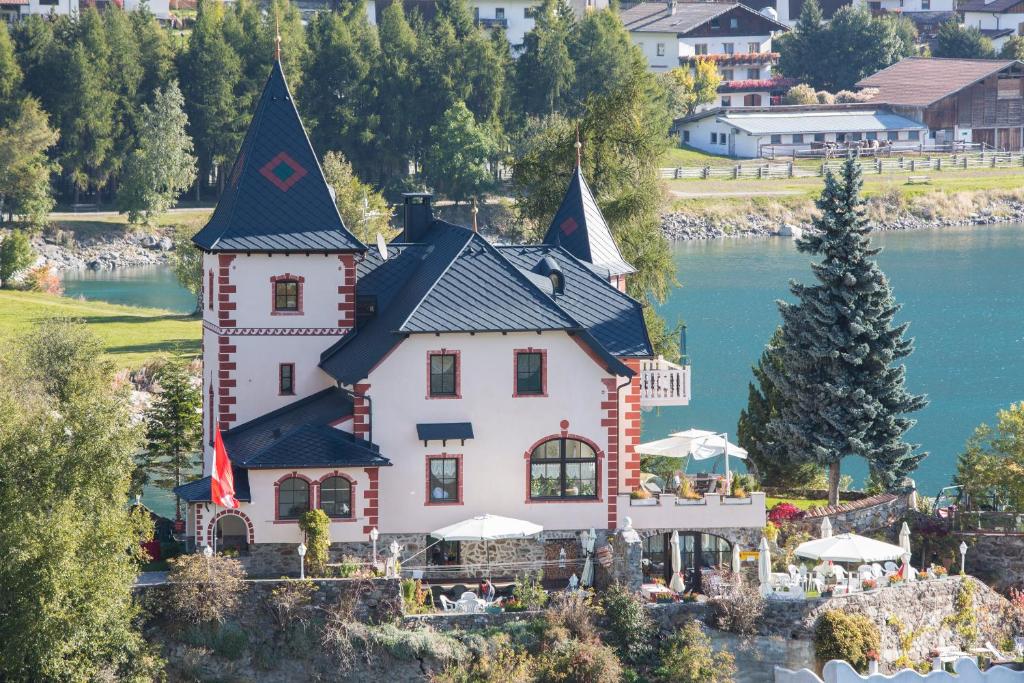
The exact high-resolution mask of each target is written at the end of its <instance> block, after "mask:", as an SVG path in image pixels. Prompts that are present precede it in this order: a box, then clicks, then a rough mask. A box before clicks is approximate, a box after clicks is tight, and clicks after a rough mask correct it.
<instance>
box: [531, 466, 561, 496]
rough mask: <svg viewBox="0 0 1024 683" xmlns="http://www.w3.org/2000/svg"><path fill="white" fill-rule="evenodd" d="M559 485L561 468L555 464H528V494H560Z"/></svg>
mask: <svg viewBox="0 0 1024 683" xmlns="http://www.w3.org/2000/svg"><path fill="white" fill-rule="evenodd" d="M561 485H562V484H561V468H560V467H559V466H558V465H557V464H554V465H552V464H539V465H538V464H535V465H531V466H530V495H531V496H533V497H534V498H552V497H557V496H560V495H561V493H562V492H561Z"/></svg>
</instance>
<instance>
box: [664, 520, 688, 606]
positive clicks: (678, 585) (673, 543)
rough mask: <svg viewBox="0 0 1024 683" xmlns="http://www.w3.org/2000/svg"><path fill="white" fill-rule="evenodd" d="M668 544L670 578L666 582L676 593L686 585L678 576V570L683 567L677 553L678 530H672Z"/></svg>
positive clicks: (681, 590) (681, 559)
mask: <svg viewBox="0 0 1024 683" xmlns="http://www.w3.org/2000/svg"><path fill="white" fill-rule="evenodd" d="M668 544H669V547H670V548H671V550H672V580H671V581H669V582H668V587H669V588H671V589H672V590H674V591H675V592H676V593H682V592H683V590H685V589H686V585H685V584H684V583H683V579H682V577H680V576H679V572H680V570H682V568H683V558H682V557H681V556H680V554H679V532H678V531H673V532H672V538H671V540H670V541H669V542H668Z"/></svg>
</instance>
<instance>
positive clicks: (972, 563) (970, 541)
mask: <svg viewBox="0 0 1024 683" xmlns="http://www.w3.org/2000/svg"><path fill="white" fill-rule="evenodd" d="M958 535H959V536H960V537H961V538H963V539H964V540H965V541H967V546H968V550H967V556H966V558H965V559H966V561H967V563H966V566H967V572H968V573H970V574H976V575H978V576H983V577H985V578H988V579H991V580H993V581H995V582H996V583H997V584H999V585H1001V586H1007V587H1011V586H1012V587H1020V586H1021V585H1022V584H1024V534H992V533H973V534H972V533H963V534H958Z"/></svg>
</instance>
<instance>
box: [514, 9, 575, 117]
mask: <svg viewBox="0 0 1024 683" xmlns="http://www.w3.org/2000/svg"><path fill="white" fill-rule="evenodd" d="M572 35H573V15H572V9H570V8H569V7H568V6H567V5H565V4H564V3H562V2H559V1H558V0H544V2H543V3H542V4H541V6H540V7H538V8H537V10H536V16H535V20H534V27H533V29H532V30H531V31H530V32H529V33H527V34H526V36H525V37H524V39H523V52H522V54H521V55H520V56H519V59H517V60H516V63H515V83H516V99H517V101H518V107H519V109H520V110H521V111H522V113H523V114H525V115H527V116H530V115H549V114H553V113H555V112H556V111H560V110H561V109H560V108H561V107H563V106H564V104H565V103H564V101H563V97H564V94H565V93H567V92H568V91H569V88H571V87H572V83H573V80H574V79H575V74H576V66H575V64H574V63H573V60H572V57H571V56H570V55H569V44H570V42H571V41H572Z"/></svg>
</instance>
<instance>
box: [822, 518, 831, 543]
mask: <svg viewBox="0 0 1024 683" xmlns="http://www.w3.org/2000/svg"><path fill="white" fill-rule="evenodd" d="M821 537H822V538H832V522H830V521H829V518H828V517H825V518H824V519H822V520H821Z"/></svg>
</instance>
